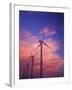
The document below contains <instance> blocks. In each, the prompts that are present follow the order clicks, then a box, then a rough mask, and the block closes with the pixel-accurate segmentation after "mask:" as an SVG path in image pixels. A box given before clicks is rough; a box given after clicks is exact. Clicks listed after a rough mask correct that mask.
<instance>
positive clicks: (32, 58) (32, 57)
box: [31, 52, 38, 78]
mask: <svg viewBox="0 0 72 90" xmlns="http://www.w3.org/2000/svg"><path fill="white" fill-rule="evenodd" d="M37 53H38V52H36V53H35V54H34V55H33V54H31V60H32V64H31V78H33V67H34V57H35V56H36V55H37Z"/></svg>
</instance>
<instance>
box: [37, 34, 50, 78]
mask: <svg viewBox="0 0 72 90" xmlns="http://www.w3.org/2000/svg"><path fill="white" fill-rule="evenodd" d="M39 43H40V44H39V45H38V46H37V48H36V50H37V49H38V48H39V47H40V78H42V77H43V57H42V56H43V55H42V54H43V44H44V45H45V46H47V47H48V48H49V46H48V45H47V44H46V43H45V42H44V33H43V40H39Z"/></svg>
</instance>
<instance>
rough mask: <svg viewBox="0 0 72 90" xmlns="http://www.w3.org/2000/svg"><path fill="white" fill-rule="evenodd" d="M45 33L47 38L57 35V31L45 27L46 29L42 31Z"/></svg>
mask: <svg viewBox="0 0 72 90" xmlns="http://www.w3.org/2000/svg"><path fill="white" fill-rule="evenodd" d="M43 33H44V35H45V36H53V35H55V33H56V31H55V30H54V29H53V27H51V28H50V27H48V26H47V27H44V29H43V30H42V31H41V34H43Z"/></svg>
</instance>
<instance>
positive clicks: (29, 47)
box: [19, 11, 64, 79]
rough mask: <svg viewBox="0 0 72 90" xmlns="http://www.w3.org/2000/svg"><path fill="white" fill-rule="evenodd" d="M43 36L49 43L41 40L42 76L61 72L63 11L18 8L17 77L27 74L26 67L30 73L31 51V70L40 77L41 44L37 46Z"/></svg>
mask: <svg viewBox="0 0 72 90" xmlns="http://www.w3.org/2000/svg"><path fill="white" fill-rule="evenodd" d="M43 35H44V36H43ZM43 37H44V42H45V43H46V44H47V45H48V46H49V48H48V47H47V46H45V45H44V44H43V75H44V77H56V76H57V77H62V76H63V75H64V13H55V12H39V11H38V12H37V11H19V61H20V71H19V72H20V79H23V78H26V77H25V73H26V71H29V72H28V75H29V77H30V74H31V72H30V68H31V54H33V55H35V53H36V52H37V55H36V56H35V57H34V71H33V74H34V77H37V78H38V77H39V68H40V47H39V48H38V49H36V47H37V46H38V45H39V44H40V43H39V40H43ZM27 65H28V66H29V68H28V67H27ZM24 72H25V73H24Z"/></svg>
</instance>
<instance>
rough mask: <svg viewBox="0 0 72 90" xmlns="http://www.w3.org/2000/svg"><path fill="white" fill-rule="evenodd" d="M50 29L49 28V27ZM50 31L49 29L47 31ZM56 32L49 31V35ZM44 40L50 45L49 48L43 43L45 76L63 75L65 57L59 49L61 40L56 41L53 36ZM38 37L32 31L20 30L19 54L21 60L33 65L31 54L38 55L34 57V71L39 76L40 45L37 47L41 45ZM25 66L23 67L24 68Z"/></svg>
mask: <svg viewBox="0 0 72 90" xmlns="http://www.w3.org/2000/svg"><path fill="white" fill-rule="evenodd" d="M47 30H48V29H47ZM47 32H49V31H47ZM54 34H55V33H53V32H50V33H48V35H49V36H52V35H54ZM44 42H45V43H46V44H47V45H48V46H49V48H48V47H47V46H46V45H44V44H43V70H44V76H45V77H47V76H60V75H61V73H62V75H61V76H63V70H64V57H61V56H60V55H59V54H58V53H57V51H59V50H60V43H61V41H56V40H55V39H53V38H52V37H49V38H48V40H47V41H46V40H44ZM39 44H40V43H39V40H38V37H37V36H35V35H32V33H30V32H27V31H22V32H20V47H19V49H20V50H19V55H20V60H21V59H23V61H22V64H23V62H24V63H25V62H26V63H30V67H31V60H32V59H31V57H30V56H31V54H35V53H36V52H38V53H37V55H36V56H35V57H34V73H35V75H38V76H39V70H40V52H41V51H40V47H39V48H38V49H36V47H37V46H38V45H39ZM23 69H25V68H22V70H23Z"/></svg>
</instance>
